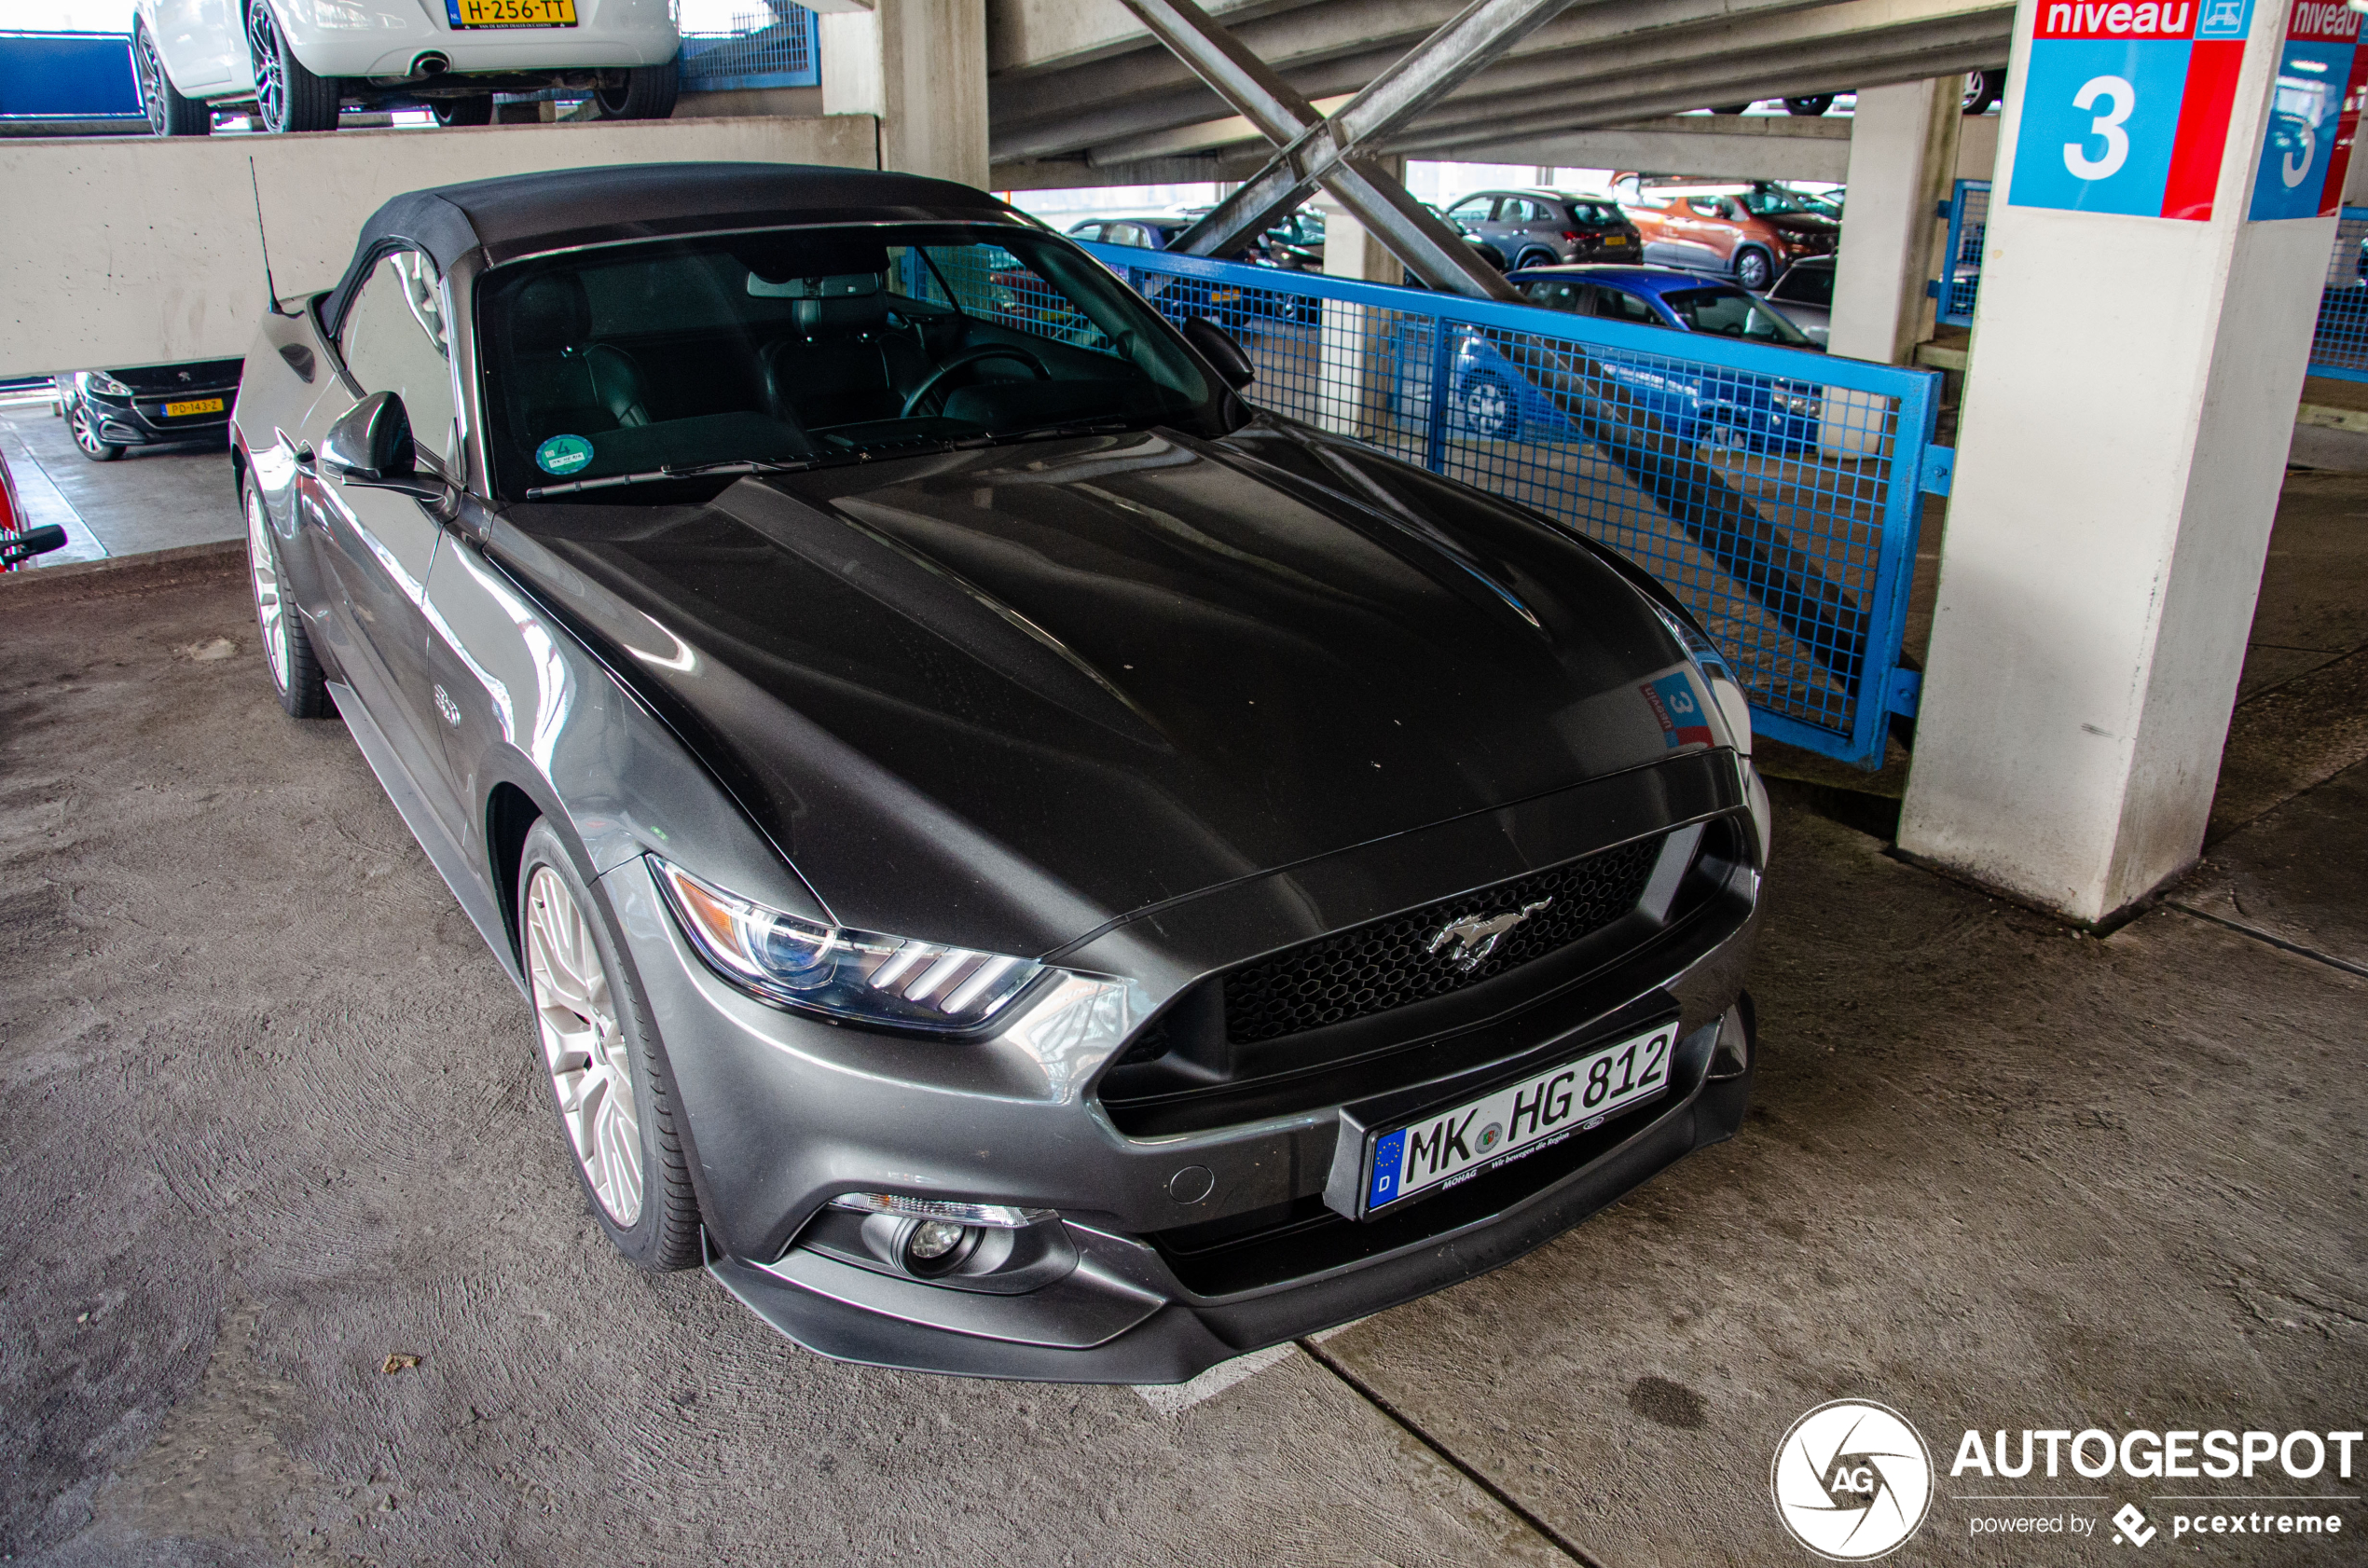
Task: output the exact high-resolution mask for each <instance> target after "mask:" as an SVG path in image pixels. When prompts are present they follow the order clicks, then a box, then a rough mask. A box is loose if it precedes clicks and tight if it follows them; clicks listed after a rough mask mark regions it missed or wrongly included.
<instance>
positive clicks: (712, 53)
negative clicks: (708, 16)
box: [682, 0, 822, 92]
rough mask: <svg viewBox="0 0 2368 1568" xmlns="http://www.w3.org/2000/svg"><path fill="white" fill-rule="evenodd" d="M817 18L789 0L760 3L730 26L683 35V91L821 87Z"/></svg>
mask: <svg viewBox="0 0 2368 1568" xmlns="http://www.w3.org/2000/svg"><path fill="white" fill-rule="evenodd" d="M815 31H816V30H815V26H814V13H813V12H812V11H809V10H807V9H806V8H805V7H803V6H792V5H791V4H790V3H789V0H756V3H754V4H752V5H750V6H749V7H746V8H744V9H738V10H735V11H734V12H733V13H732V21H731V25H729V26H728V27H724V28H722V29H719V30H716V31H711V32H699V33H687V32H686V33H684V34H682V90H683V91H685V92H729V91H735V90H737V89H745V88H764V87H819V86H820V85H821V82H822V57H821V53H820V49H819V44H818V43H817V41H816V37H815Z"/></svg>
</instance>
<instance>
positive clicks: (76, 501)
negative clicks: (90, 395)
mask: <svg viewBox="0 0 2368 1568" xmlns="http://www.w3.org/2000/svg"><path fill="white" fill-rule="evenodd" d="M0 454H5V455H6V456H7V461H8V472H9V474H10V475H12V476H14V478H15V479H16V482H17V489H18V492H19V494H20V496H21V498H22V499H23V501H24V502H25V505H26V510H27V511H29V512H30V513H32V515H33V516H32V520H33V521H34V523H36V524H38V523H52V522H54V523H62V524H63V525H65V529H66V533H67V536H68V540H69V543H68V545H67V547H66V548H65V549H63V550H61V551H58V552H56V553H55V554H52V555H48V556H43V557H38V558H39V560H40V562H41V563H42V564H43V565H44V566H63V565H67V564H69V563H72V562H75V561H84V560H97V559H100V558H103V557H108V556H135V555H141V554H144V553H145V552H148V551H152V550H169V549H173V548H176V547H178V546H181V545H185V544H205V543H213V541H215V540H222V539H237V538H239V537H241V534H242V533H243V532H244V525H243V524H241V522H240V520H239V497H238V492H237V491H236V490H234V489H233V488H231V485H230V457H229V449H228V448H227V447H225V446H223V445H221V444H220V443H218V442H200V443H196V444H192V445H187V446H176V447H125V448H124V450H123V456H121V457H119V458H117V459H116V460H115V461H113V462H92V461H90V460H89V458H86V457H84V456H83V455H82V449H81V448H80V447H76V445H75V444H74V437H73V436H72V435H70V434H69V433H67V431H66V422H65V421H64V420H62V419H60V418H58V417H57V415H55V414H53V413H51V412H50V405H49V403H48V401H47V400H46V399H33V400H23V401H16V400H11V401H9V402H7V403H0Z"/></svg>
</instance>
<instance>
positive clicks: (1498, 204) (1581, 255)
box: [1447, 190, 1644, 268]
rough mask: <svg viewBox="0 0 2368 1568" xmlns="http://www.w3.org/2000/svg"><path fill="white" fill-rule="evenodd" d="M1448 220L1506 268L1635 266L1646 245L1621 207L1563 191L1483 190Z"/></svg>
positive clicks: (1464, 201) (1450, 212) (1452, 210)
mask: <svg viewBox="0 0 2368 1568" xmlns="http://www.w3.org/2000/svg"><path fill="white" fill-rule="evenodd" d="M1447 216H1448V218H1449V219H1450V220H1451V221H1452V222H1453V223H1455V224H1457V225H1460V226H1461V227H1463V229H1464V230H1465V232H1466V233H1467V234H1470V235H1472V236H1473V237H1475V238H1477V239H1478V240H1479V241H1480V242H1481V243H1482V244H1484V245H1486V246H1487V247H1488V248H1489V249H1490V250H1492V251H1494V253H1495V254H1496V256H1497V258H1498V263H1499V265H1500V266H1501V267H1503V268H1522V267H1551V266H1552V265H1554V264H1555V263H1556V262H1574V261H1605V262H1632V261H1638V260H1641V259H1643V256H1644V241H1643V240H1642V239H1641V238H1640V237H1639V236H1638V234H1637V232H1636V226H1635V225H1634V224H1633V223H1631V222H1630V221H1629V218H1628V214H1627V213H1623V212H1621V211H1620V210H1619V203H1618V202H1616V201H1613V200H1611V199H1609V198H1596V197H1590V196H1572V195H1569V194H1567V193H1565V192H1563V191H1559V190H1483V191H1476V192H1474V193H1473V194H1472V195H1470V196H1467V197H1466V198H1464V199H1462V200H1461V201H1458V202H1456V203H1455V205H1453V206H1452V207H1450V208H1449V209H1448V210H1447Z"/></svg>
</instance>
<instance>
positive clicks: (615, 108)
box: [592, 60, 682, 119]
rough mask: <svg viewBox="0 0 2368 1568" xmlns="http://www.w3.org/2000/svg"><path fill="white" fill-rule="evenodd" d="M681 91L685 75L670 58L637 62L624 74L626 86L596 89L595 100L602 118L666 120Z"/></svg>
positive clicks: (593, 97) (594, 91) (671, 112)
mask: <svg viewBox="0 0 2368 1568" xmlns="http://www.w3.org/2000/svg"><path fill="white" fill-rule="evenodd" d="M681 90H682V74H681V69H680V68H679V67H677V66H676V64H675V62H673V61H671V60H669V61H668V62H666V63H665V64H663V65H636V66H634V67H633V68H632V69H631V70H630V71H627V72H626V74H625V85H624V86H623V87H603V88H595V89H593V92H592V102H593V103H595V104H596V105H597V106H598V107H599V113H600V117H601V118H602V119H665V118H667V117H668V116H670V115H672V114H673V113H674V101H675V98H676V97H677V95H679V94H680V93H681Z"/></svg>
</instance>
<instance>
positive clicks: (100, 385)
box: [90, 370, 133, 397]
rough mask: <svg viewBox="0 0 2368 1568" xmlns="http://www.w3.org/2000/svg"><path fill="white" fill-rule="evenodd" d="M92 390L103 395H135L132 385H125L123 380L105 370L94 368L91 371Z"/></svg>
mask: <svg viewBox="0 0 2368 1568" xmlns="http://www.w3.org/2000/svg"><path fill="white" fill-rule="evenodd" d="M90 390H91V391H92V392H97V393H98V394H99V395H100V396H101V397H131V396H132V395H133V393H132V391H131V388H130V387H127V386H125V385H124V384H123V383H122V382H121V381H118V380H117V379H116V378H114V377H112V376H110V375H108V374H107V373H106V372H105V371H103V370H93V371H91V372H90Z"/></svg>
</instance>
